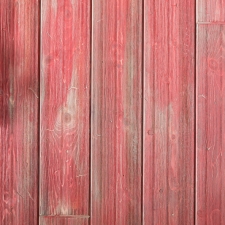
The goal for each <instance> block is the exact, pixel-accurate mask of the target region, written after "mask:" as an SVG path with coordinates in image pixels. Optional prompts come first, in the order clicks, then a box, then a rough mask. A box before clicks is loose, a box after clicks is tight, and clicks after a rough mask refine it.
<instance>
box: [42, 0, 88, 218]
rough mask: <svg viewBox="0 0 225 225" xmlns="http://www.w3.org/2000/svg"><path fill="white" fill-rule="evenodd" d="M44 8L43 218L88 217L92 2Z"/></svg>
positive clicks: (51, 3) (51, 1) (68, 1)
mask: <svg viewBox="0 0 225 225" xmlns="http://www.w3.org/2000/svg"><path fill="white" fill-rule="evenodd" d="M41 9H42V11H41V149H40V153H41V155H40V214H41V215H88V213H89V204H88V203H89V109H90V106H89V105H90V104H89V101H90V100H89V97H90V84H89V83H90V22H89V21H90V1H89V0H81V1H77V0H65V1H61V0H48V1H42V5H41Z"/></svg>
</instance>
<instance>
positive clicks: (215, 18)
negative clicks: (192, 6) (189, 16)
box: [196, 0, 225, 22]
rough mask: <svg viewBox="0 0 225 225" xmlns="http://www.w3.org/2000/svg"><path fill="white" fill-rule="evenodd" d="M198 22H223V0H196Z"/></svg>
mask: <svg viewBox="0 0 225 225" xmlns="http://www.w3.org/2000/svg"><path fill="white" fill-rule="evenodd" d="M196 17H197V21H198V22H225V1H224V0H197V15H196Z"/></svg>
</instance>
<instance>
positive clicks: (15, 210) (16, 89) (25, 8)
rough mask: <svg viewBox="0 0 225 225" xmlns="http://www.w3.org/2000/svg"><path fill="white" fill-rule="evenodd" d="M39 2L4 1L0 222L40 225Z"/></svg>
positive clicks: (0, 7)
mask: <svg viewBox="0 0 225 225" xmlns="http://www.w3.org/2000/svg"><path fill="white" fill-rule="evenodd" d="M38 31H39V1H38V0H21V1H14V0H1V2H0V49H1V50H0V51H1V53H0V151H1V154H0V171H1V175H0V195H1V201H0V224H1V225H10V224H11V225H13V224H21V225H25V224H32V225H37V224H38V199H37V196H38V102H39V99H38V95H39V79H38V40H39V39H38Z"/></svg>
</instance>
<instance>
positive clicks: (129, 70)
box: [91, 0, 142, 225]
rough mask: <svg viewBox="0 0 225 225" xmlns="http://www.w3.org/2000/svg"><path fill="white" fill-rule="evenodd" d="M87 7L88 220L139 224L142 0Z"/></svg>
mask: <svg viewBox="0 0 225 225" xmlns="http://www.w3.org/2000/svg"><path fill="white" fill-rule="evenodd" d="M92 9H93V10H92V14H93V21H92V30H93V31H92V39H93V45H92V97H91V98H92V106H91V107H92V115H91V117H92V118H91V119H92V122H91V142H92V144H91V147H92V149H91V170H92V171H91V224H92V225H105V224H117V225H125V224H127V225H141V158H142V149H141V146H142V143H141V133H142V130H141V127H142V71H141V69H142V1H140V0H107V1H105V0H95V1H93V6H92Z"/></svg>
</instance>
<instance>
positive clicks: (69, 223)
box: [40, 216, 89, 225]
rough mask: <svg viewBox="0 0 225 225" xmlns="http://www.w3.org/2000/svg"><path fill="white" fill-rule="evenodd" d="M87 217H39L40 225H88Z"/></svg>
mask: <svg viewBox="0 0 225 225" xmlns="http://www.w3.org/2000/svg"><path fill="white" fill-rule="evenodd" d="M88 221H89V219H88V216H76V217H74V216H41V217H40V225H88V224H89V223H88Z"/></svg>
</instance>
